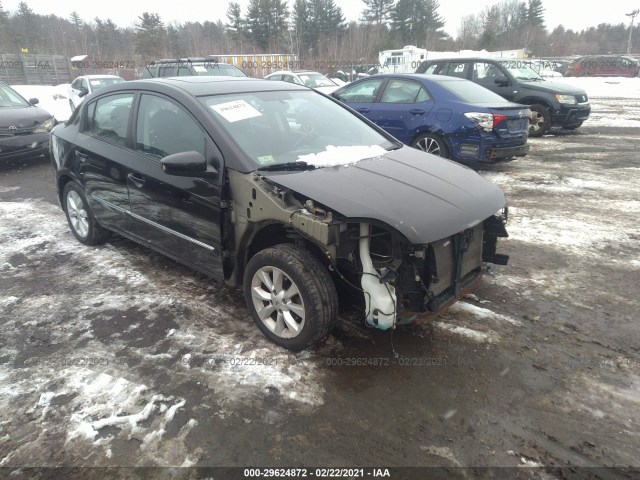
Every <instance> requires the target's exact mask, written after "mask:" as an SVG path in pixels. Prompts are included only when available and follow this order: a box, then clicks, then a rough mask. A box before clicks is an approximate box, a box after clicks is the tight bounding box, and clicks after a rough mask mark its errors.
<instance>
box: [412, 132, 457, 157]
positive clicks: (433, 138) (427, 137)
mask: <svg viewBox="0 0 640 480" xmlns="http://www.w3.org/2000/svg"><path fill="white" fill-rule="evenodd" d="M411 146H412V147H413V148H417V149H418V150H422V151H423V152H427V153H431V154H432V155H437V156H438V157H444V158H449V147H447V144H446V143H445V141H444V139H443V138H442V137H440V136H438V135H434V134H432V133H423V134H422V135H418V136H417V137H416V138H415V140H414V141H413V142H411Z"/></svg>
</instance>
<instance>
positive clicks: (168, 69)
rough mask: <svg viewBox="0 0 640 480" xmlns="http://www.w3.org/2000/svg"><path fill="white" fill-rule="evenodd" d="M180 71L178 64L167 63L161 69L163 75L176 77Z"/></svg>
mask: <svg viewBox="0 0 640 480" xmlns="http://www.w3.org/2000/svg"><path fill="white" fill-rule="evenodd" d="M177 73H178V67H177V66H176V65H165V66H164V67H162V68H161V69H160V76H161V77H175V76H176V75H177Z"/></svg>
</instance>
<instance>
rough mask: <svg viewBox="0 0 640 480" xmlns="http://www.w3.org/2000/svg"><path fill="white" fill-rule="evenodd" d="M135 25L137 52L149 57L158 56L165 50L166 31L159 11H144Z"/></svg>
mask: <svg viewBox="0 0 640 480" xmlns="http://www.w3.org/2000/svg"><path fill="white" fill-rule="evenodd" d="M138 19H139V20H140V21H139V22H138V23H136V25H135V31H136V36H135V48H136V52H138V53H139V54H141V55H142V56H143V57H147V58H157V57H158V56H159V55H160V53H161V52H162V51H164V48H163V47H164V40H165V36H166V32H165V29H164V24H163V23H162V20H161V19H160V15H158V14H157V13H148V12H144V13H143V14H142V16H140V17H138Z"/></svg>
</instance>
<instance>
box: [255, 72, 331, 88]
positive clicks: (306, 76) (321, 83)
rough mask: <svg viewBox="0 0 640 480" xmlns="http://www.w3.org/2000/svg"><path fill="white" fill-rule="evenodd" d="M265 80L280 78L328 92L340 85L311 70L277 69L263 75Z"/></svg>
mask: <svg viewBox="0 0 640 480" xmlns="http://www.w3.org/2000/svg"><path fill="white" fill-rule="evenodd" d="M264 78H265V79H267V80H281V81H283V82H289V83H294V84H296V85H304V86H305V87H309V88H313V89H314V90H317V91H318V92H322V93H326V94H329V93H331V92H333V91H335V90H337V89H338V88H340V86H339V85H338V84H337V83H336V82H334V81H333V80H331V79H329V78H327V77H325V76H324V75H322V74H321V73H318V72H313V71H311V70H298V71H279V72H274V73H272V74H270V75H267V76H266V77H264Z"/></svg>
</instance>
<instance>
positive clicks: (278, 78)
mask: <svg viewBox="0 0 640 480" xmlns="http://www.w3.org/2000/svg"><path fill="white" fill-rule="evenodd" d="M282 77H283V75H272V76H271V77H269V80H282Z"/></svg>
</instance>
